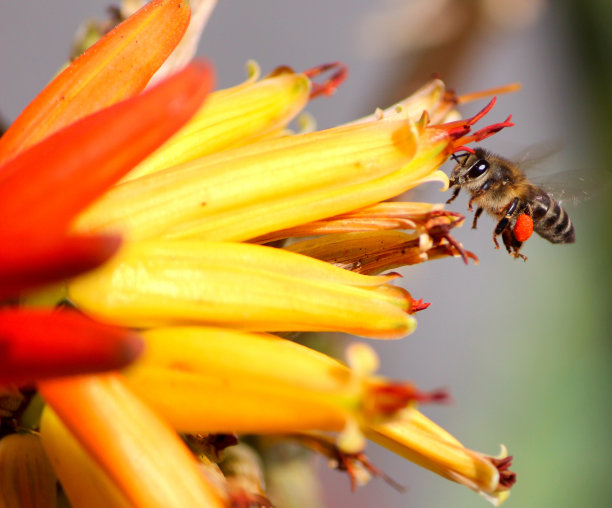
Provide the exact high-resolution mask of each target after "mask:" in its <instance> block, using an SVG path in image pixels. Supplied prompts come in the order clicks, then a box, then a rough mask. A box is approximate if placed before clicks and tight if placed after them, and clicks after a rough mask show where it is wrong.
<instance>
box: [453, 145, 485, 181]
mask: <svg viewBox="0 0 612 508" xmlns="http://www.w3.org/2000/svg"><path fill="white" fill-rule="evenodd" d="M451 158H452V159H453V160H454V161H455V162H457V165H456V166H455V167H454V168H453V171H452V172H451V175H450V178H449V181H450V185H451V187H452V186H453V185H465V184H467V183H470V182H472V181H474V180H477V179H479V178H480V177H482V176H483V175H484V174H485V173H487V172H488V171H489V168H490V164H489V161H488V160H487V153H486V152H485V151H484V150H482V149H481V148H477V149H476V150H475V151H474V153H470V152H463V153H460V154H453V155H452V156H451Z"/></svg>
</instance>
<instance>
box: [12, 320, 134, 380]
mask: <svg viewBox="0 0 612 508" xmlns="http://www.w3.org/2000/svg"><path fill="white" fill-rule="evenodd" d="M143 347H144V343H143V341H142V339H141V338H140V337H139V336H138V335H136V334H135V333H133V332H131V331H129V330H126V329H122V328H117V327H114V326H110V325H107V324H103V323H98V322H96V321H92V320H91V319H88V318H87V317H85V316H83V315H81V314H78V313H77V312H73V311H67V310H61V311H60V310H56V311H49V310H15V309H9V310H3V311H1V312H0V382H1V383H19V384H25V383H30V382H34V381H38V380H42V379H47V378H51V377H61V376H70V375H77V374H87V373H94V372H103V371H108V370H115V369H120V368H122V367H125V366H126V365H128V364H130V363H131V362H132V361H133V360H135V359H136V358H137V357H138V356H139V355H140V353H141V352H142V350H143Z"/></svg>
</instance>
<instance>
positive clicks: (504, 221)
mask: <svg viewBox="0 0 612 508" xmlns="http://www.w3.org/2000/svg"><path fill="white" fill-rule="evenodd" d="M518 202H519V199H518V198H514V199H513V200H512V201H510V204H509V205H508V206H507V207H506V214H505V215H504V216H503V217H502V218H501V219H500V220H499V222H498V223H497V226H495V231H493V243H494V244H495V248H496V249H499V243H497V235H502V240H503V241H504V245H505V246H506V250H507V251H508V253H509V254H512V251H511V250H510V246H511V244H512V239H513V238H514V237H513V236H512V232H511V231H510V230H509V229H508V226H510V219H511V218H512V215H513V214H514V212H515V210H516V207H517V206H518ZM508 233H509V234H510V237H508V236H507V235H508ZM519 247H520V246H519Z"/></svg>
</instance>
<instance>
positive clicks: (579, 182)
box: [530, 169, 609, 206]
mask: <svg viewBox="0 0 612 508" xmlns="http://www.w3.org/2000/svg"><path fill="white" fill-rule="evenodd" d="M530 181H531V182H532V183H534V184H536V185H538V186H539V187H542V188H543V189H544V190H545V191H546V192H548V193H549V194H550V195H551V196H552V197H553V198H555V200H557V201H558V202H559V203H562V204H563V205H567V204H570V205H573V206H576V205H579V204H581V203H584V202H585V201H588V200H589V199H591V197H593V196H595V195H598V194H600V193H601V191H602V190H603V189H604V188H605V186H603V187H602V185H601V180H600V179H599V178H595V175H593V174H591V173H589V172H588V171H585V170H580V169H578V170H569V171H561V172H558V173H554V174H547V175H537V176H534V177H533V178H531V177H530ZM608 187H609V185H608Z"/></svg>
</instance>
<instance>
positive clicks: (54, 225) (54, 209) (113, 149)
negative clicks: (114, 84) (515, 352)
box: [0, 63, 212, 243]
mask: <svg viewBox="0 0 612 508" xmlns="http://www.w3.org/2000/svg"><path fill="white" fill-rule="evenodd" d="M211 74H212V71H211V68H210V67H209V66H208V65H206V64H203V63H194V64H191V65H190V66H188V67H186V68H185V69H184V70H183V71H181V72H179V73H177V74H175V75H174V76H172V77H170V78H169V79H167V80H166V81H164V82H162V83H160V84H159V85H158V86H156V87H154V88H151V89H150V90H148V91H147V92H145V93H143V94H142V95H139V96H137V97H133V98H131V99H128V100H126V101H124V102H121V103H119V104H115V105H114V106H111V107H109V108H107V109H104V110H102V111H99V112H97V113H94V114H93V115H90V116H88V117H86V118H84V119H82V120H79V121H78V122H75V123H73V124H71V125H69V126H68V127H66V128H64V129H62V130H60V131H59V132H57V133H55V134H53V135H52V136H50V137H48V138H46V139H45V140H44V141H42V142H41V143H38V144H36V145H34V146H33V147H31V148H30V149H28V150H26V151H25V152H22V153H20V154H19V155H18V156H17V157H15V158H14V159H12V160H10V161H9V162H7V163H6V164H5V165H4V166H2V168H1V169H0V172H1V174H2V175H4V178H3V180H1V181H0V217H2V222H1V224H0V242H1V243H4V240H3V237H5V236H8V237H14V236H21V235H24V234H25V233H26V232H27V233H28V234H37V232H49V231H64V230H66V229H67V228H68V226H69V224H70V222H71V220H72V218H73V217H74V216H75V215H76V214H78V213H79V212H80V211H81V210H83V209H84V208H85V207H86V206H87V205H88V204H89V203H91V202H92V201H93V200H94V199H95V198H96V197H98V196H99V195H100V194H102V193H103V192H104V191H105V190H106V189H108V188H109V187H110V186H111V185H113V184H114V183H115V182H116V181H117V180H119V179H120V178H121V177H122V176H123V175H125V174H126V173H127V172H128V171H129V170H130V169H132V168H133V167H134V166H135V165H136V164H138V163H139V162H140V161H141V160H142V159H144V158H145V157H146V156H147V155H148V154H149V153H150V152H152V151H153V150H155V149H156V148H157V147H158V146H160V145H161V144H162V143H163V142H164V141H165V140H166V139H168V138H169V137H170V136H171V135H172V134H173V133H174V132H176V131H177V130H178V129H179V128H180V127H181V126H182V125H183V124H184V123H185V122H186V121H187V120H188V119H189V118H190V117H191V116H192V115H193V114H194V113H195V111H196V110H197V109H198V107H199V106H200V105H201V103H202V101H203V100H204V98H205V96H206V94H207V93H208V91H209V90H210V87H211V81H212V77H211ZM34 182H35V185H33V183H34Z"/></svg>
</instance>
